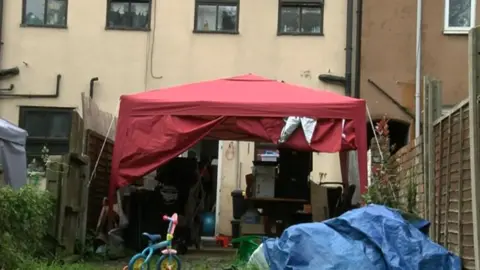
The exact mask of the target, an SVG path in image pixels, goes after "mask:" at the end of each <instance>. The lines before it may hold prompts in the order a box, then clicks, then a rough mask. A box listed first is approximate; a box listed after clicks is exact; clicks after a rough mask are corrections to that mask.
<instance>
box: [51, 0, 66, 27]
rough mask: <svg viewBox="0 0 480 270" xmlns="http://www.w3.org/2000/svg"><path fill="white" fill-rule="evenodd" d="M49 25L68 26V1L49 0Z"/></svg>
mask: <svg viewBox="0 0 480 270" xmlns="http://www.w3.org/2000/svg"><path fill="white" fill-rule="evenodd" d="M46 24H48V25H66V24H67V1H66V0H47V21H46Z"/></svg>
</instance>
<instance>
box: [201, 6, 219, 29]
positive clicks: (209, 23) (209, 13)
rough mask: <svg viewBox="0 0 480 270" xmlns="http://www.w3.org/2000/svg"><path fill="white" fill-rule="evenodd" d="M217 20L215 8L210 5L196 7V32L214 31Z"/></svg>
mask: <svg viewBox="0 0 480 270" xmlns="http://www.w3.org/2000/svg"><path fill="white" fill-rule="evenodd" d="M216 20H217V7H216V6H212V5H198V7H197V30H198V31H215V28H216V25H215V22H216Z"/></svg>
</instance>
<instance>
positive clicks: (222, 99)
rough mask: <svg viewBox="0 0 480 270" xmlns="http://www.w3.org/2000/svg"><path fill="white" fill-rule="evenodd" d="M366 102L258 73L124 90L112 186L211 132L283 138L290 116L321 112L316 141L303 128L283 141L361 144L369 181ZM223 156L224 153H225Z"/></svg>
mask: <svg viewBox="0 0 480 270" xmlns="http://www.w3.org/2000/svg"><path fill="white" fill-rule="evenodd" d="M365 110H366V107H365V101H364V100H361V99H355V98H350V97H346V96H342V95H339V94H335V93H332V92H328V91H317V90H313V89H309V88H305V87H301V86H296V85H291V84H287V83H282V82H277V81H274V80H271V79H266V78H263V77H259V76H256V75H243V76H237V77H232V78H226V79H218V80H213V81H206V82H199V83H192V84H187V85H181V86H175V87H170V88H166V89H161V90H154V91H149V92H142V93H138V94H132V95H124V96H122V97H121V101H120V110H119V116H118V122H117V133H116V137H115V146H114V151H113V159H112V174H111V177H112V178H111V181H110V184H111V191H114V190H115V189H116V188H117V187H122V186H125V185H127V184H129V183H131V182H132V181H134V180H136V179H138V178H139V177H142V176H143V175H145V174H147V173H149V172H151V171H153V170H155V169H156V168H158V167H159V166H160V165H162V164H164V163H165V162H167V161H169V160H171V159H173V158H175V157H177V156H179V155H180V154H182V153H183V152H185V151H186V150H188V149H189V148H191V147H192V146H193V145H195V144H196V143H197V142H198V141H200V140H201V139H203V138H215V139H220V140H251V141H269V142H273V143H277V142H278V139H279V137H280V132H281V130H282V128H283V126H284V124H285V122H284V118H285V117H288V116H306V117H310V118H314V119H317V125H316V129H315V132H314V135H313V138H312V142H311V144H308V143H307V141H306V139H305V136H304V135H303V132H301V131H299V130H300V129H301V128H299V130H297V131H296V132H294V133H293V134H292V136H290V138H289V139H288V140H287V142H286V143H284V144H282V145H281V146H284V147H288V148H293V149H297V150H311V151H317V152H330V153H333V152H341V151H347V150H354V149H357V151H358V167H359V176H360V185H361V186H360V190H361V192H362V193H363V191H364V190H365V188H366V186H367V138H366V136H367V135H366V119H365ZM219 158H220V157H219Z"/></svg>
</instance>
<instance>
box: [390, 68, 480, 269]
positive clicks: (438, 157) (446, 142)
mask: <svg viewBox="0 0 480 270" xmlns="http://www.w3.org/2000/svg"><path fill="white" fill-rule="evenodd" d="M441 92H442V91H441V83H439V82H438V81H437V80H434V79H431V78H429V77H425V83H424V98H425V102H424V115H423V116H424V121H423V134H422V136H421V137H420V138H417V139H416V140H414V141H412V142H410V143H409V144H408V145H406V146H404V147H403V148H402V149H400V150H399V151H397V153H395V155H393V156H392V157H390V162H391V163H392V164H393V168H394V172H395V174H394V176H395V178H396V179H395V180H396V181H399V182H400V184H401V187H402V190H401V194H406V193H407V188H409V187H408V184H409V183H411V181H413V182H414V183H415V185H416V191H417V194H416V206H417V213H418V214H419V215H420V216H422V217H424V218H426V219H428V220H430V221H431V223H432V224H431V227H430V237H431V238H432V239H433V240H434V241H436V242H437V243H439V244H441V245H442V246H444V247H446V248H448V249H449V250H450V251H452V252H454V253H455V254H457V255H459V256H460V257H461V258H462V260H463V264H464V265H463V266H464V269H476V268H475V261H476V260H475V251H476V249H475V246H474V229H475V226H474V222H473V220H474V219H473V214H472V213H473V204H474V203H473V200H472V197H473V196H472V194H473V189H472V181H471V172H470V168H471V162H470V156H471V155H470V134H471V133H470V130H469V129H470V127H469V126H470V122H469V109H470V106H469V101H468V99H467V100H464V101H463V102H461V103H459V104H458V105H457V106H455V107H454V108H453V109H452V110H451V111H450V112H449V113H447V114H445V115H443V116H442V115H441V113H440V112H441V108H440V104H441V102H439V99H440V97H439V96H440V95H441ZM478 130H479V128H478V126H477V128H476V133H478ZM477 136H478V135H477ZM401 197H402V198H405V197H406V196H401ZM405 199H406V198H405Z"/></svg>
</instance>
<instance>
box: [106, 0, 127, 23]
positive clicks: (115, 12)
mask: <svg viewBox="0 0 480 270" xmlns="http://www.w3.org/2000/svg"><path fill="white" fill-rule="evenodd" d="M129 9H130V8H129V3H128V2H127V1H123V2H120V1H115V2H111V3H110V9H109V11H108V26H109V27H129V26H130V20H129V18H130V17H129Z"/></svg>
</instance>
